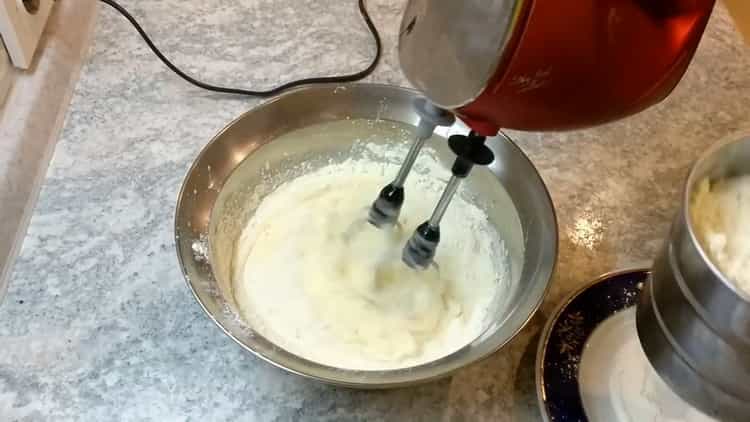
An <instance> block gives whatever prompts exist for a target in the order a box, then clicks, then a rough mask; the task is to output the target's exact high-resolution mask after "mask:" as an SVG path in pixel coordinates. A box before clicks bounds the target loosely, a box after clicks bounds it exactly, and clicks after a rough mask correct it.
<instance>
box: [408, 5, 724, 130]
mask: <svg viewBox="0 0 750 422" xmlns="http://www.w3.org/2000/svg"><path fill="white" fill-rule="evenodd" d="M714 1H715V0H568V1H565V0H467V1H460V2H458V1H455V0H411V1H410V2H409V3H408V5H407V7H406V10H405V13H404V19H403V22H402V26H401V32H400V37H399V56H400V60H401V66H402V68H403V71H404V73H405V74H406V76H407V78H408V79H409V80H410V81H411V82H412V83H413V84H414V85H415V86H416V87H417V88H419V89H420V90H421V91H422V92H423V93H424V94H425V96H426V97H427V98H428V99H430V100H431V101H432V102H434V103H435V104H437V105H439V106H441V107H444V108H447V109H450V110H453V111H454V112H455V113H456V114H457V115H459V116H460V117H462V119H463V120H464V121H466V123H467V124H469V126H471V127H472V129H474V130H475V131H476V132H477V133H480V134H482V135H487V136H492V135H494V134H496V133H497V131H498V130H499V128H510V129H518V130H530V131H545V130H566V129H575V128H581V127H586V126H593V125H597V124H601V123H605V122H609V121H612V120H616V119H619V118H622V117H626V116H628V115H631V114H634V113H637V112H639V111H641V110H643V109H645V108H647V107H649V106H651V105H653V104H655V103H657V102H659V101H661V100H662V99H664V98H665V97H666V96H667V95H668V94H669V93H670V92H671V91H672V89H673V88H674V87H675V86H676V84H677V82H678V81H679V80H680V78H681V77H682V75H683V74H684V72H685V70H686V69H687V66H688V64H689V62H690V60H691V58H692V56H693V54H694V52H695V50H696V48H697V46H698V42H699V40H700V37H701V35H702V33H703V30H704V29H705V26H706V23H707V22H708V19H709V16H710V14H711V10H712V9H713V5H714Z"/></svg>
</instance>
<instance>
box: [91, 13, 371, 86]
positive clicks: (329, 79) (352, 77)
mask: <svg viewBox="0 0 750 422" xmlns="http://www.w3.org/2000/svg"><path fill="white" fill-rule="evenodd" d="M99 1H101V2H102V3H105V4H107V5H109V6H110V7H112V8H113V9H115V10H116V11H117V12H119V13H120V14H121V15H122V16H124V17H125V19H127V20H128V21H129V22H130V23H131V24H132V25H133V26H134V27H135V30H136V31H138V34H140V36H141V38H143V41H145V42H146V45H148V47H149V48H150V49H151V51H153V52H154V54H156V57H158V58H159V60H161V61H162V63H164V64H165V65H166V66H167V67H168V68H169V70H171V71H172V72H174V73H176V74H177V75H178V76H179V77H181V78H182V79H184V80H186V81H188V82H190V83H191V84H193V85H195V86H197V87H199V88H203V89H206V90H209V91H214V92H221V93H225V94H235V95H248V96H251V97H271V96H274V95H276V94H280V93H281V92H283V91H286V90H287V89H289V88H294V87H297V86H300V85H309V84H327V83H342V82H354V81H358V80H361V79H363V78H365V77H367V76H368V75H369V74H371V73H372V71H373V70H375V67H376V66H377V65H378V62H379V61H380V53H381V45H380V34H378V30H377V28H375V24H373V23H372V19H370V15H369V14H368V13H367V8H366V7H365V0H359V13H360V14H362V19H364V21H365V24H366V25H367V28H368V29H369V30H370V33H371V34H372V38H373V39H374V40H375V57H374V58H373V59H372V62H371V63H370V65H369V66H367V67H366V68H365V69H364V70H361V71H359V72H356V73H352V74H348V75H338V76H321V77H316V78H305V79H299V80H296V81H291V82H287V83H285V84H283V85H279V86H277V87H274V88H271V89H268V90H263V91H254V90H250V89H241V88H229V87H223V86H218V85H212V84H209V83H206V82H201V81H199V80H197V79H195V78H193V77H192V76H190V75H188V74H187V73H185V72H183V71H182V70H180V68H178V67H177V66H175V65H174V63H172V62H171V61H169V59H168V58H166V57H165V56H164V54H162V52H161V51H160V50H159V49H158V48H157V47H156V46H155V45H154V42H153V41H151V38H150V37H149V36H148V34H146V31H144V30H143V28H142V27H141V25H140V24H139V23H138V21H136V20H135V18H134V17H133V15H131V14H130V12H128V11H127V10H126V9H125V8H124V7H122V6H120V5H119V4H118V3H117V2H116V1H114V0H99Z"/></svg>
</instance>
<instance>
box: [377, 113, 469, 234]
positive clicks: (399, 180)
mask: <svg viewBox="0 0 750 422" xmlns="http://www.w3.org/2000/svg"><path fill="white" fill-rule="evenodd" d="M414 108H415V109H416V110H417V113H418V114H419V125H418V126H417V130H416V136H415V140H414V143H412V145H411V147H410V148H409V152H408V153H407V154H406V157H405V158H404V162H403V163H402V164H401V168H399V171H398V174H397V175H396V178H395V179H394V180H393V182H391V183H389V184H388V185H387V186H385V187H384V188H383V189H382V190H381V191H380V194H379V195H378V198H377V199H375V202H373V204H372V207H370V212H369V214H368V218H367V219H368V221H369V222H370V223H371V224H372V225H374V226H375V227H384V226H392V225H394V224H396V222H397V221H398V215H399V213H400V212H401V206H402V205H403V204H404V183H405V182H406V178H407V177H408V176H409V173H410V172H411V169H412V167H413V166H414V162H415V161H416V160H417V156H418V155H419V151H420V150H421V149H422V147H423V146H424V144H425V141H427V139H429V138H430V137H431V136H432V133H433V132H434V131H435V128H436V127H437V126H450V125H452V124H453V122H454V121H455V118H454V117H453V115H452V114H451V113H450V112H449V111H447V110H443V109H442V108H439V107H437V106H435V105H434V104H432V103H430V102H428V101H426V100H425V99H423V98H419V99H417V100H416V101H415V102H414Z"/></svg>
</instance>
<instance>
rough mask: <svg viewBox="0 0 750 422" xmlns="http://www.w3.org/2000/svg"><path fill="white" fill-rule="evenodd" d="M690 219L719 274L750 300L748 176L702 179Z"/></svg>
mask: <svg viewBox="0 0 750 422" xmlns="http://www.w3.org/2000/svg"><path fill="white" fill-rule="evenodd" d="M690 218H691V220H692V223H693V225H694V227H695V228H696V234H697V236H698V239H699V242H700V243H701V245H702V246H703V249H704V250H706V252H707V253H708V255H709V256H710V258H711V260H712V261H713V263H714V264H715V265H716V266H717V267H718V268H719V271H721V272H722V273H723V274H724V275H725V276H726V277H727V278H728V279H730V280H731V281H732V282H733V283H734V284H735V285H736V286H737V288H738V290H740V293H741V294H744V295H745V297H747V298H750V175H745V176H740V177H733V178H729V179H724V180H719V181H717V182H715V183H711V182H709V181H708V180H703V181H702V182H701V183H700V185H699V186H698V189H697V191H696V193H695V195H694V197H693V198H692V201H691V206H690Z"/></svg>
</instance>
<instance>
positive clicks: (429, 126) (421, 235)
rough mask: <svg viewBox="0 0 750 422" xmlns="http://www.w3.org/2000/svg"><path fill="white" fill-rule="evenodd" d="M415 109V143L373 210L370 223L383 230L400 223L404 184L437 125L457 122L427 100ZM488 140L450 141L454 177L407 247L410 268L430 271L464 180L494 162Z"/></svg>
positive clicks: (472, 137)
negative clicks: (417, 118)
mask: <svg viewBox="0 0 750 422" xmlns="http://www.w3.org/2000/svg"><path fill="white" fill-rule="evenodd" d="M415 108H416V110H417V112H418V113H419V115H420V121H419V125H418V126H417V130H416V137H415V140H414V143H413V144H412V145H411V148H410V149H409V152H408V153H407V154H406V158H405V159H404V162H403V163H402V164H401V168H400V169H399V171H398V174H397V175H396V178H395V179H394V180H393V182H391V183H389V184H388V185H386V186H385V187H384V188H383V189H382V190H381V191H380V194H379V195H378V198H377V199H376V200H375V202H373V204H372V206H371V207H370V212H369V215H368V221H369V222H370V223H371V224H372V225H374V226H376V227H379V228H384V227H390V226H393V225H395V224H396V223H397V221H398V216H399V213H400V211H401V206H402V205H403V203H404V196H405V195H404V182H405V181H406V178H407V176H408V175H409V172H410V171H411V169H412V167H413V166H414V162H415V161H416V159H417V156H418V155H419V151H420V150H421V149H422V147H423V146H424V144H425V141H426V140H427V139H429V138H430V137H431V136H432V134H433V132H434V130H435V128H436V127H437V126H450V125H452V124H453V122H454V117H453V114H451V113H450V112H448V111H446V110H443V109H441V108H439V107H436V106H435V105H433V104H432V103H430V102H429V101H426V100H424V99H421V98H420V99H419V100H417V101H416V102H415ZM485 140H486V137H484V136H481V135H478V134H477V133H475V132H474V131H471V132H469V134H468V135H452V136H451V137H450V138H448V146H450V148H451V150H452V151H453V152H454V153H455V154H456V160H455V161H454V162H453V166H452V167H451V173H452V176H451V178H450V180H448V183H447V185H446V186H445V190H444V191H443V193H442V195H441V196H440V199H439V200H438V203H437V205H436V206H435V209H434V211H433V212H432V215H431V216H430V218H429V220H427V221H425V222H424V223H422V224H420V225H419V226H418V227H417V229H416V230H415V231H414V234H413V235H412V236H411V237H410V238H409V240H408V242H406V246H404V250H403V252H402V260H403V261H404V263H405V264H406V265H408V266H409V267H411V268H414V269H426V268H428V267H429V266H430V265H431V264H432V263H433V258H434V257H435V251H436V250H437V246H438V243H439V242H440V221H441V220H442V219H443V216H444V215H445V212H446V210H447V209H448V205H449V204H450V202H451V200H452V199H453V196H454V195H455V193H456V191H457V190H458V187H459V185H460V184H461V180H462V179H464V178H466V177H467V176H468V175H469V173H470V172H471V169H472V168H473V167H474V166H475V165H483V166H486V165H489V164H490V163H491V162H492V161H493V160H494V155H493V153H492V150H490V149H489V148H488V147H487V145H485Z"/></svg>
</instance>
